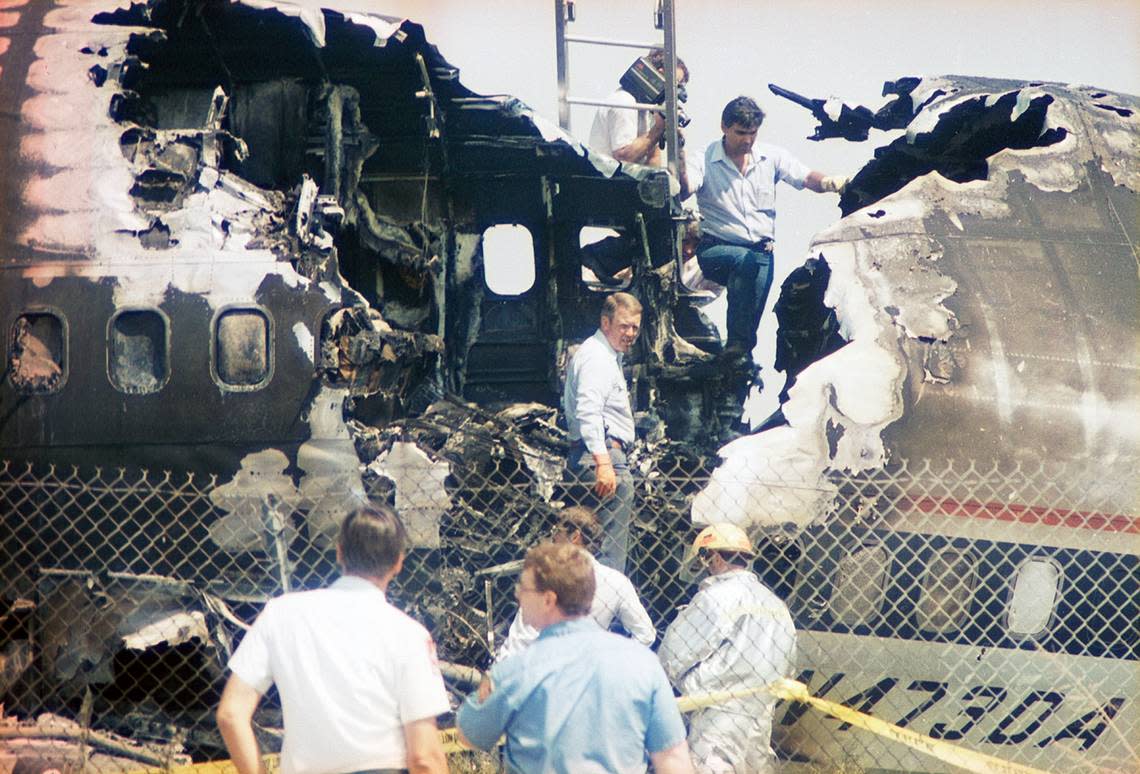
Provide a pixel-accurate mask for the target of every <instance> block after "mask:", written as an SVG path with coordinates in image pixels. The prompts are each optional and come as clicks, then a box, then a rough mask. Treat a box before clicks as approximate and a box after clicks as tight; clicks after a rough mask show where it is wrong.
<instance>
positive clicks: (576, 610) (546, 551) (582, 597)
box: [523, 543, 596, 616]
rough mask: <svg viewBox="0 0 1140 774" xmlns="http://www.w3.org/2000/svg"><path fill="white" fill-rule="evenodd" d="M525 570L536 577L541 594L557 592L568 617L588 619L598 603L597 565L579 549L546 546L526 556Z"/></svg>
mask: <svg viewBox="0 0 1140 774" xmlns="http://www.w3.org/2000/svg"><path fill="white" fill-rule="evenodd" d="M523 570H524V571H525V570H530V571H531V573H533V574H534V585H535V587H536V588H537V589H538V590H539V591H553V592H554V596H555V597H556V598H557V600H558V602H557V604H558V609H559V610H561V611H562V612H563V613H564V614H566V615H568V616H579V615H586V613H588V612H590V605H592V604H593V603H594V588H595V586H596V581H595V580H594V561H593V560H592V559H591V558H590V555H589V554H587V553H586V552H585V551H583V550H582V549H581V548H578V546H575V545H571V544H569V543H561V544H558V543H542V544H540V545H537V546H535V547H534V548H532V549H530V550H529V551H527V552H526V558H525V559H523Z"/></svg>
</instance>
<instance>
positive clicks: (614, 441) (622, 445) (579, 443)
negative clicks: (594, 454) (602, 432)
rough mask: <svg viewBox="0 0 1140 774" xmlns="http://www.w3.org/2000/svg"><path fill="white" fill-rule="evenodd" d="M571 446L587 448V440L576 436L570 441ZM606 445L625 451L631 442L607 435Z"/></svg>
mask: <svg viewBox="0 0 1140 774" xmlns="http://www.w3.org/2000/svg"><path fill="white" fill-rule="evenodd" d="M570 446H571V447H579V448H585V447H586V442H585V441H583V440H582V439H581V438H575V439H574V440H572V441H571V442H570ZM606 446H609V447H610V448H611V449H618V450H620V451H625V450H626V449H628V448H629V447H630V444H629V443H628V442H626V441H623V440H622V439H620V438H614V437H613V436H612V435H607V436H606Z"/></svg>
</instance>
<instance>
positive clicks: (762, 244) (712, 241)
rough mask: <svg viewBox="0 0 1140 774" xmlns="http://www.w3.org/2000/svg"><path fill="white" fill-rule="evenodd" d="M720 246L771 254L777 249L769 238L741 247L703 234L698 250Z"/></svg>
mask: <svg viewBox="0 0 1140 774" xmlns="http://www.w3.org/2000/svg"><path fill="white" fill-rule="evenodd" d="M718 245H728V246H729V247H747V248H748V249H749V250H755V251H757V252H760V253H770V252H772V249H773V248H774V247H775V243H774V242H773V241H772V240H771V239H770V238H769V237H764V238H763V239H760V240H757V241H756V242H750V243H746V244H742V245H741V244H737V243H736V242H729V241H728V240H727V239H721V238H720V237H714V236H712V235H711V234H702V235H701V241H700V242H699V243H698V244H697V250H698V251H700V250H705V249H708V248H710V247H716V246H718Z"/></svg>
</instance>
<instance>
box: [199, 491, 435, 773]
mask: <svg viewBox="0 0 1140 774" xmlns="http://www.w3.org/2000/svg"><path fill="white" fill-rule="evenodd" d="M405 543H406V536H405V533H404V527H403V525H402V524H401V523H400V520H399V518H398V517H397V516H396V514H395V512H394V511H392V509H390V508H388V507H386V506H374V507H365V508H361V509H358V510H356V511H354V512H353V513H351V514H349V515H348V516H347V517H346V518H345V520H344V523H343V525H342V526H341V533H340V539H339V541H338V544H337V561H338V562H339V563H340V565H341V567H342V569H343V571H344V575H343V576H342V577H341V578H340V579H339V580H337V581H336V582H335V583H334V584H333V585H332V586H330V587H329V588H325V589H318V590H316V591H304V592H299V593H295V594H286V595H284V596H282V597H278V598H276V599H273V600H270V601H269V603H268V604H266V606H265V608H264V609H263V610H262V612H261V615H259V616H258V617H257V621H255V622H254V624H253V627H252V628H251V629H250V630H249V631H248V632H246V634H245V636H244V637H243V638H242V641H241V645H239V646H238V649H237V651H236V652H235V653H234V654H233V656H232V657H231V658H230V661H229V667H230V670H231V672H232V673H231V675H230V678H229V681H228V682H227V683H226V687H225V690H224V691H223V693H222V699H221V703H220V704H219V705H218V713H217V720H218V728H219V729H220V730H221V732H222V738H223V739H224V740H225V743H226V749H228V750H229V753H230V757H231V758H232V760H233V763H234V766H235V767H236V768H237V770H238V774H258V772H260V771H263V770H264V769H263V767H262V765H261V753H260V750H259V749H258V745H257V739H256V737H255V736H254V733H253V725H252V720H253V713H254V710H256V708H257V705H258V702H259V701H260V699H261V696H262V695H264V693H265V692H266V691H267V690H269V687H270V686H271V685H274V684H276V685H277V691H278V693H279V694H280V697H281V708H282V711H283V714H284V719H285V738H284V743H283V745H282V748H281V771H282V773H283V774H342V773H343V772H363V771H385V770H391V771H410V772H417V773H423V774H438V773H439V772H446V771H447V758H446V757H445V755H444V752H443V747H442V745H441V743H440V739H439V731H438V729H437V727H436V717H437V716H438V715H441V714H443V713H445V712H448V711H449V710H450V705H449V702H448V699H447V692H446V691H445V689H444V686H443V677H442V675H441V674H440V671H439V665H438V663H437V662H436V657H435V645H434V643H433V642H432V639H431V635H430V634H428V632H427V630H426V629H424V627H423V626H421V625H420V624H418V623H416V622H415V621H413V620H412V619H411V618H409V617H408V616H407V615H405V614H404V613H402V612H400V611H399V610H397V609H396V608H394V607H392V606H391V605H390V604H389V603H388V601H387V599H386V597H385V593H386V591H387V588H388V584H389V582H390V581H391V580H392V578H394V577H395V576H396V574H397V573H398V572H399V571H400V568H401V567H402V566H403V561H404V545H405Z"/></svg>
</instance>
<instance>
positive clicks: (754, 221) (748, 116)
mask: <svg viewBox="0 0 1140 774" xmlns="http://www.w3.org/2000/svg"><path fill="white" fill-rule="evenodd" d="M763 121H764V111H763V110H761V109H760V106H759V105H757V104H756V102H755V101H754V100H752V99H751V98H749V97H737V98H736V99H734V100H732V101H731V102H729V103H728V105H726V106H725V108H724V111H723V112H722V113H721V121H720V128H721V131H722V132H723V133H724V136H723V137H721V139H719V140H716V141H715V142H713V143H712V144H711V145H709V147H708V149H707V150H706V151H705V154H704V165H703V167H697V168H695V169H694V170H693V171H692V173H691V174H690V179H689V184H690V187H691V189H692V190H693V191H695V192H696V194H697V203H698V204H699V205H700V208H701V217H702V219H703V222H702V223H701V231H702V236H701V241H700V244H698V245H697V260H698V261H699V263H700V266H701V271H702V272H703V273H704V275H705V276H706V277H707V278H709V279H711V280H712V281H713V282H716V283H718V284H721V285H724V286H725V287H726V288H727V289H728V320H727V327H728V337H727V338H728V340H727V341H726V343H725V355H726V356H728V357H736V358H740V359H745V357H746V356H747V360H748V361H750V360H751V357H750V355H751V352H752V349H753V347H755V346H756V328H757V327H758V326H759V324H760V315H761V313H762V312H763V311H764V303H765V301H767V299H768V290H769V288H770V287H771V285H772V247H773V244H772V243H773V240H774V239H775V235H776V183H778V182H781V181H783V182H785V183H787V184H788V185H790V186H792V187H793V188H797V189H803V188H807V189H809V190H811V191H815V192H817V193H828V192H833V193H839V192H840V191H841V190H842V188H843V186H844V185H845V184H846V182H847V181H846V179H844V178H835V177H827V176H825V175H823V174H822V173H821V172H816V171H814V170H811V169H808V168H807V167H806V166H805V165H804V164H802V163H801V162H800V161H798V160H797V159H796V158H795V157H793V156H792V155H791V154H790V153H788V152H787V151H786V150H784V149H783V148H779V147H777V146H775V145H767V144H763V143H762V144H759V145H755V143H756V132H757V130H759V129H760V124H761V123H763Z"/></svg>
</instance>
